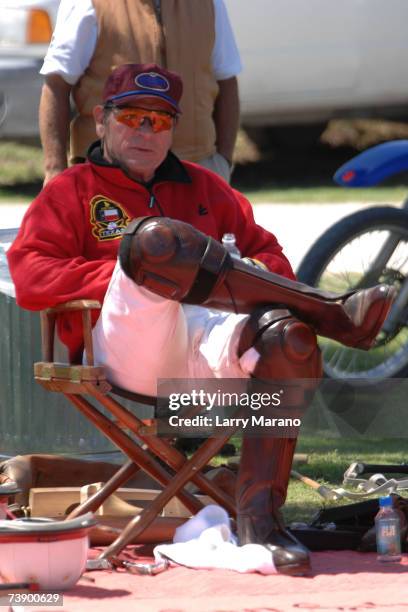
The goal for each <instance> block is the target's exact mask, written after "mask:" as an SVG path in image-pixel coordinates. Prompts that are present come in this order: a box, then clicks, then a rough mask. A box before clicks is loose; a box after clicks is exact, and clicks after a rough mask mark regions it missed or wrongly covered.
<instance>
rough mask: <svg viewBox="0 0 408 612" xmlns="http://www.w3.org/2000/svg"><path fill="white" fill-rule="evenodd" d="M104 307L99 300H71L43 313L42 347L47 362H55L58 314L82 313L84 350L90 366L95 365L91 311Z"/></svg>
mask: <svg viewBox="0 0 408 612" xmlns="http://www.w3.org/2000/svg"><path fill="white" fill-rule="evenodd" d="M101 308H102V305H101V303H100V302H98V301H97V300H86V299H84V300H71V301H69V302H64V303H63V304H57V305H56V306H53V307H52V308H47V309H46V310H43V311H42V312H41V345H42V356H43V360H44V361H46V362H52V361H54V338H55V324H56V319H57V314H60V313H64V312H74V311H81V312H82V331H83V338H84V348H85V350H86V355H87V361H88V364H89V365H90V366H93V365H94V354H93V344H92V320H91V310H100V309H101Z"/></svg>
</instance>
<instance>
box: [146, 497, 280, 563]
mask: <svg viewBox="0 0 408 612" xmlns="http://www.w3.org/2000/svg"><path fill="white" fill-rule="evenodd" d="M217 519H218V520H219V522H217V524H215V523H216V521H217ZM180 530H182V532H181V534H180ZM175 540H176V542H175V543H173V544H160V545H159V546H156V547H155V549H154V556H155V559H156V561H159V560H161V559H163V557H164V558H167V559H170V560H171V561H173V562H174V563H177V564H179V565H185V566H186V567H192V568H196V569H215V568H221V569H230V570H235V571H237V572H240V573H250V572H259V573H261V574H265V575H268V574H276V573H277V571H276V567H275V565H274V562H273V558H272V553H271V552H269V551H268V550H267V549H266V548H265V547H264V546H261V545H260V544H245V546H237V544H236V539H235V537H234V536H233V535H232V533H231V529H230V525H229V518H228V515H227V513H226V512H225V511H224V510H223V509H222V508H220V507H219V506H213V505H211V506H206V507H205V508H203V509H202V510H200V512H199V513H198V514H197V515H196V516H193V517H192V518H191V519H189V521H187V522H186V523H185V524H184V525H182V527H181V528H179V529H178V530H176V535H175Z"/></svg>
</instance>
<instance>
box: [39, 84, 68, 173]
mask: <svg viewBox="0 0 408 612" xmlns="http://www.w3.org/2000/svg"><path fill="white" fill-rule="evenodd" d="M70 92H71V85H69V83H66V82H65V81H64V79H63V78H62V77H60V76H59V75H58V74H50V75H48V76H47V77H46V78H45V83H44V85H43V88H42V92H41V100H40V116H39V123H40V136H41V144H42V147H43V151H44V175H45V178H44V185H46V184H47V183H48V181H50V180H51V179H52V178H53V177H54V176H56V175H57V174H59V173H60V172H62V170H65V168H66V167H67V142H68V128H69V119H70V106H69V96H70Z"/></svg>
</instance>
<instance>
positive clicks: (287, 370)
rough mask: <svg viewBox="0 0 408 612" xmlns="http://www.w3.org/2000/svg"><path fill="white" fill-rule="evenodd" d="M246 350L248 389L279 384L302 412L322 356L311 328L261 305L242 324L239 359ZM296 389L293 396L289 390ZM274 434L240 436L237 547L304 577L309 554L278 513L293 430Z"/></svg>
mask: <svg viewBox="0 0 408 612" xmlns="http://www.w3.org/2000/svg"><path fill="white" fill-rule="evenodd" d="M250 347H253V348H254V349H255V351H256V353H257V354H258V355H259V359H258V361H257V363H256V365H255V369H254V371H253V375H252V376H253V378H252V380H251V382H250V385H249V390H250V391H252V390H253V391H259V390H261V391H262V392H263V391H268V386H269V385H270V384H271V382H272V383H273V384H276V382H277V381H279V382H278V384H279V385H281V386H282V388H284V389H285V393H284V396H283V397H284V398H285V399H284V404H283V406H282V407H283V408H294V409H296V411H298V412H303V411H304V410H305V409H306V408H307V406H308V405H309V403H310V401H311V399H312V398H313V395H314V392H315V390H316V387H317V385H318V383H319V380H320V378H321V376H322V361H321V355H320V351H319V348H318V346H317V341H316V336H315V334H314V333H313V331H312V330H311V328H310V327H308V326H307V325H306V324H305V323H303V322H301V321H298V320H297V319H296V318H295V317H293V316H292V314H291V313H290V312H289V311H287V310H285V309H279V308H278V309H268V308H266V307H265V308H263V309H259V310H257V311H254V312H253V313H252V314H251V315H250V317H249V318H248V320H247V321H246V323H245V326H244V328H243V330H242V333H241V337H240V342H239V346H238V355H240V356H241V355H242V354H243V353H245V352H246V351H247V350H248V349H249V348H250ZM296 386H298V390H299V392H298V393H294V392H293V391H294V389H295V387H296ZM271 416H272V415H271ZM282 416H284V415H283V414H282ZM274 433H276V432H273V431H270V430H269V429H265V430H261V431H260V432H251V433H249V432H248V433H247V434H246V435H245V436H244V439H243V444H242V448H241V462H240V468H239V474H238V480H237V488H236V491H237V493H236V499H237V527H238V540H239V543H240V544H241V545H242V544H261V545H262V546H264V547H266V548H267V549H268V550H269V551H270V552H271V554H272V558H273V560H274V563H275V566H276V568H277V569H278V571H280V572H283V573H290V574H303V573H305V572H306V571H307V570H308V569H309V567H310V560H309V552H308V550H307V549H306V548H305V547H304V546H303V545H302V544H301V543H300V542H298V541H297V540H296V538H295V537H294V536H293V535H292V534H291V533H290V532H289V531H288V530H287V529H286V528H285V525H284V522H283V519H282V515H281V512H280V508H281V507H282V506H283V504H284V502H285V499H286V492H287V488H288V484H289V478H290V471H291V468H292V461H293V455H294V452H295V447H296V437H295V436H296V435H297V430H296V429H294V430H292V431H291V432H290V434H289V433H288V437H286V438H282V437H276V438H274V437H272V435H273V434H274ZM271 434H272V435H271ZM251 436H256V437H251Z"/></svg>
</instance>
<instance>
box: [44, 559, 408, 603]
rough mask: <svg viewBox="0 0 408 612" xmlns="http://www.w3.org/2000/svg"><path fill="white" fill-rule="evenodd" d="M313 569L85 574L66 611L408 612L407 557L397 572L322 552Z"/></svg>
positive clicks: (68, 597) (69, 594) (369, 561)
mask: <svg viewBox="0 0 408 612" xmlns="http://www.w3.org/2000/svg"><path fill="white" fill-rule="evenodd" d="M312 563H313V571H312V573H311V575H310V576H309V577H288V576H282V575H279V574H278V575H273V576H261V575H259V574H238V573H236V572H231V571H224V570H213V571H208V570H192V569H186V568H182V567H177V568H171V569H169V570H167V571H166V572H164V573H162V574H159V575H157V576H136V575H132V574H128V573H124V572H121V571H117V572H108V571H102V572H101V571H98V572H87V573H86V574H85V575H84V577H83V578H81V580H80V582H79V583H78V584H77V586H76V587H75V589H73V590H71V591H69V592H66V593H65V594H64V610H65V611H67V612H90V611H93V610H96V611H99V610H100V611H103V612H104V611H105V610H106V611H108V610H109V611H110V612H111V611H114V612H119V611H122V610H124V611H126V612H127V611H128V610H129V611H134V610H136V611H139V610H140V611H141V612H275V611H276V612H278V611H279V612H281V611H282V612H286V611H292V610H293V611H297V612H299V611H302V610H306V611H313V610H317V611H318V612H331V611H336V610H342V611H349V610H350V611H351V610H352V611H360V610H362V611H363V610H376V611H379V610H381V611H387V612H398V611H399V610H404V611H408V555H405V556H404V557H403V560H402V562H401V564H397V565H395V564H392V565H384V564H382V563H379V562H378V561H377V560H376V556H375V554H367V553H364V554H363V553H356V552H351V551H341V552H321V553H313V554H312ZM52 609H54V610H55V608H51V610H52ZM36 610H39V608H36ZM44 610H50V608H45V609H44Z"/></svg>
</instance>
